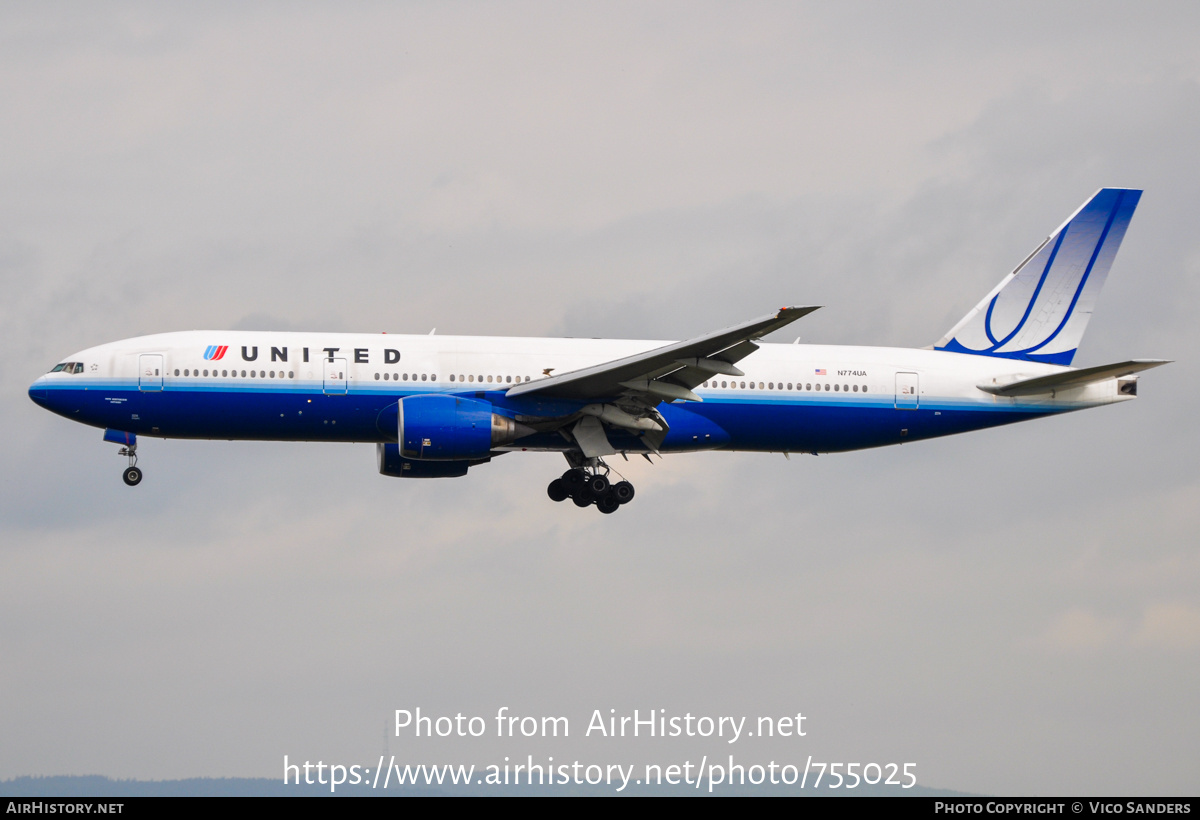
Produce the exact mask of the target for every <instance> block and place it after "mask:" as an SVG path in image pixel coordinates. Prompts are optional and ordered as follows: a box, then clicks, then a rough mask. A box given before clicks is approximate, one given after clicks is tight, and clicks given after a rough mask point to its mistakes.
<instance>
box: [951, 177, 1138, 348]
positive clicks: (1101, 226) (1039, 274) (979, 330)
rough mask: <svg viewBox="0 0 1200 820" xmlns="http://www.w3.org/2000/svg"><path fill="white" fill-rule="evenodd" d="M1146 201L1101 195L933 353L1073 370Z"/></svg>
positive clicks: (1132, 194)
mask: <svg viewBox="0 0 1200 820" xmlns="http://www.w3.org/2000/svg"><path fill="white" fill-rule="evenodd" d="M1141 196H1142V192H1141V191H1136V190H1132V189H1128V188H1102V189H1100V190H1099V191H1097V192H1096V195H1095V196H1093V197H1092V198H1091V199H1089V200H1088V201H1087V202H1085V203H1084V204H1083V205H1082V206H1081V207H1080V208H1079V210H1078V211H1076V212H1075V213H1074V214H1072V215H1071V217H1070V219H1068V220H1067V221H1066V222H1064V223H1063V224H1062V227H1060V228H1059V229H1058V230H1057V231H1055V232H1054V233H1052V234H1051V235H1050V236H1049V238H1047V239H1046V241H1045V242H1043V243H1042V244H1041V245H1040V246H1038V248H1037V250H1035V251H1034V252H1033V253H1031V254H1030V255H1029V257H1028V258H1027V259H1026V260H1025V261H1024V262H1022V263H1021V264H1020V266H1018V267H1017V269H1016V270H1015V271H1013V272H1012V273H1010V274H1009V275H1008V276H1007V277H1005V279H1004V281H1003V282H1001V283H1000V284H999V285H997V286H996V288H995V290H993V291H992V292H991V293H989V294H988V295H987V296H986V297H984V300H983V301H982V302H980V303H979V304H978V305H976V306H975V309H974V310H972V311H971V312H970V313H968V314H967V315H966V316H964V317H963V319H962V321H960V322H959V323H958V324H957V325H955V326H954V328H953V329H952V330H951V331H950V332H949V333H947V334H946V335H945V336H943V337H942V339H941V340H940V341H938V342H937V343H936V344H935V345H934V349H936V350H948V351H951V352H953V353H974V354H977V355H980V356H999V357H1001V358H1006V359H1022V360H1024V361H1030V362H1046V363H1049V364H1062V365H1069V364H1070V363H1071V360H1072V359H1073V358H1074V357H1075V350H1076V349H1077V348H1078V347H1079V341H1080V340H1081V339H1082V338H1083V332H1084V331H1085V330H1086V329H1087V324H1088V320H1089V319H1090V318H1092V309H1093V308H1094V307H1095V305H1096V297H1097V296H1099V295H1100V288H1102V287H1103V286H1104V279H1105V277H1107V276H1108V269H1109V268H1110V267H1112V262H1113V257H1115V256H1116V255H1117V248H1119V247H1120V246H1121V240H1122V239H1123V238H1124V236H1125V229H1126V228H1127V227H1129V220H1130V219H1131V218H1132V217H1133V211H1134V209H1135V208H1136V207H1137V204H1138V200H1139V199H1140V198H1141Z"/></svg>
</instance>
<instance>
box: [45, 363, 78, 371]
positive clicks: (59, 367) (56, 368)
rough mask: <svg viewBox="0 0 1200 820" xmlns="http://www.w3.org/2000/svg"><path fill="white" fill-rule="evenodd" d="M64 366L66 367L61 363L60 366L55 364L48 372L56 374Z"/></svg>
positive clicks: (65, 364)
mask: <svg viewBox="0 0 1200 820" xmlns="http://www.w3.org/2000/svg"><path fill="white" fill-rule="evenodd" d="M66 366H67V363H66V362H63V363H61V364H56V365H54V368H53V369H52V370H51V371H50V372H51V373H57V372H58V371H60V370H62V369H63V368H64V367H66ZM72 369H74V368H72Z"/></svg>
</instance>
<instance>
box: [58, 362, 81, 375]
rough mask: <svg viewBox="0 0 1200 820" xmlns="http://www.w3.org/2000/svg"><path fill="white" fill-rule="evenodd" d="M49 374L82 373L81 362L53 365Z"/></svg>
mask: <svg viewBox="0 0 1200 820" xmlns="http://www.w3.org/2000/svg"><path fill="white" fill-rule="evenodd" d="M50 372H51V373H59V372H62V373H82V372H83V362H62V363H61V364H56V365H54V367H52V368H51V369H50Z"/></svg>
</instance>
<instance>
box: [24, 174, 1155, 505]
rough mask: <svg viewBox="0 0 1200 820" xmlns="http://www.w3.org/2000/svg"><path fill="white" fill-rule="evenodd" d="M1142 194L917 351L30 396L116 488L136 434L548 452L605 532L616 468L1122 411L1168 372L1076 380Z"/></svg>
mask: <svg viewBox="0 0 1200 820" xmlns="http://www.w3.org/2000/svg"><path fill="white" fill-rule="evenodd" d="M1141 193H1142V192H1141V191H1140V190H1134V189H1122V188H1103V189H1101V190H1100V191H1098V192H1097V193H1096V194H1095V195H1093V196H1092V197H1091V198H1090V199H1089V200H1088V201H1087V202H1085V203H1084V204H1083V205H1081V206H1080V207H1079V209H1078V210H1077V211H1075V213H1073V214H1072V215H1071V216H1070V217H1069V218H1068V219H1067V220H1066V222H1064V223H1063V224H1062V225H1061V226H1060V227H1059V228H1058V229H1057V230H1056V231H1054V232H1053V233H1052V234H1050V236H1049V237H1048V238H1047V239H1046V240H1045V241H1044V242H1042V243H1041V244H1040V245H1038V246H1037V248H1036V249H1034V251H1033V252H1032V253H1031V254H1029V256H1028V257H1026V258H1025V260H1024V261H1023V262H1021V264H1020V265H1018V266H1017V268H1016V269H1015V270H1013V271H1012V273H1010V274H1008V276H1006V277H1005V278H1004V279H1003V280H1002V281H1001V282H1000V284H999V285H997V286H996V287H995V288H994V289H993V290H992V291H991V292H990V293H988V295H987V296H985V297H984V298H983V300H982V301H980V302H979V304H978V305H976V306H975V308H974V309H973V310H971V311H970V312H969V313H968V314H967V315H966V316H964V317H963V318H962V320H961V321H959V322H958V323H957V324H956V325H954V327H953V328H951V329H950V331H949V332H947V333H946V335H945V336H943V337H942V338H941V339H940V340H939V341H937V342H936V343H934V344H933V345H931V346H929V347H927V348H921V349H905V348H884V347H850V346H827V345H807V344H806V345H801V344H798V343H794V344H768V343H765V342H763V341H762V338H763V337H764V336H766V335H768V334H770V333H772V332H774V331H777V330H780V329H782V328H784V327H786V326H787V325H790V324H791V323H792V322H794V321H796V320H798V319H800V318H802V317H804V316H806V315H808V314H809V313H811V312H813V311H814V310H817V309H818V308H817V307H816V306H797V307H784V308H781V309H779V310H778V311H776V312H774V313H771V314H768V315H766V316H762V317H760V318H757V319H752V320H750V321H747V322H743V323H741V324H737V325H733V326H731V327H727V328H725V329H723V330H718V331H716V332H713V333H708V334H705V335H703V336H698V337H696V338H693V339H688V340H686V341H680V342H661V341H638V340H617V339H550V338H507V337H476V336H437V335H435V334H430V335H388V334H337V333H291V332H271V333H268V332H242V331H238V332H234V331H186V332H175V333H163V334H158V335H153V336H141V337H138V338H133V339H126V340H123V341H119V342H113V343H110V344H103V345H100V346H97V347H92V348H88V349H86V350H83V351H80V352H78V353H75V354H72V355H71V356H69V357H67V359H65V360H64V361H62V362H60V363H59V364H56V365H55V366H54V368H53V369H52V370H50V372H48V373H46V374H45V375H43V376H41V377H40V378H38V379H37V380H36V381H35V382H34V383H33V385H32V386H31V387H30V388H29V396H30V398H31V399H32V400H33V401H34V402H36V403H37V404H38V405H40V406H42V407H44V408H46V409H47V410H50V411H51V412H54V413H57V414H59V415H61V416H64V417H66V418H69V419H72V420H74V421H78V422H81V423H83V424H88V425H91V426H94V427H99V428H103V429H104V440H105V441H107V442H112V443H116V444H119V445H121V449H120V451H119V454H120V455H121V456H124V457H127V459H128V462H127V464H128V466H127V467H126V468H125V471H124V475H123V478H124V481H125V483H126V484H128V485H130V486H136V485H137V484H138V483H139V482H140V481H141V480H142V470H141V468H140V467H138V466H137V448H138V442H137V437H138V436H139V435H140V436H150V437H159V438H164V439H165V438H189V439H230V440H235V439H238V440H241V439H253V440H275V441H338V442H373V443H375V445H376V450H377V464H378V469H379V472H380V473H382V474H383V475H386V476H397V477H403V478H439V477H444V478H448V477H455V476H462V475H465V474H466V473H467V471H468V470H469V469H470V468H472V467H478V466H480V465H482V464H485V463H487V462H489V461H491V460H492V459H493V458H496V457H497V456H500V455H503V454H505V453H509V452H525V451H540V452H546V451H551V452H559V453H562V454H563V455H564V456H565V457H566V460H567V462H568V469H567V470H566V472H564V473H563V474H562V475H561V476H560V477H556V478H554V480H552V481H551V482H550V484H549V486H548V487H547V495H548V496H549V497H550V498H551V499H553V500H554V501H565V500H567V499H571V501H572V502H573V503H574V504H575V505H577V506H579V507H589V506H593V505H594V506H596V507H597V508H598V509H599V510H600V512H602V513H606V514H611V513H613V512H615V511H616V510H618V509H619V508H620V507H621V506H623V505H624V504H627V503H629V502H630V501H631V500H632V499H633V496H634V488H633V485H632V484H631V483H630V482H629V481H627V480H625V479H623V478H621V476H620V474H619V473H616V477H617V478H618V479H620V480H613V474H614V472H615V471H613V470H612V468H610V466H609V465H608V463H607V462H606V461H605V459H606V458H607V457H610V456H614V455H617V454H620V455H621V456H623V457H624V458H625V459H626V460H628V457H629V456H630V455H641V456H643V457H645V458H646V459H647V460H650V457H651V456H652V455H653V456H659V457H661V456H664V455H668V454H673V453H687V452H700V451H709V450H723V451H758V452H774V453H783V454H784V455H785V456H788V455H789V454H791V453H797V454H803V453H813V454H819V453H833V452H842V451H848V450H858V449H863V448H868V447H881V446H884V445H889V444H901V443H905V442H911V441H918V440H921V439H927V438H934V437H937V436H945V435H950V434H954V433H962V432H967V431H971V430H980V429H983V428H987V427H994V426H997V425H1001V424H1009V423H1012V422H1016V421H1024V420H1026V419H1033V418H1039V417H1042V416H1048V415H1054V414H1057V413H1063V412H1069V411H1074V410H1081V409H1083V408H1087V407H1096V406H1099V405H1103V404H1112V403H1115V402H1122V401H1128V400H1130V399H1133V398H1134V397H1136V396H1137V384H1138V374H1139V373H1140V372H1142V371H1145V370H1149V369H1150V368H1153V367H1158V366H1159V365H1163V364H1167V363H1168V362H1167V361H1166V360H1161V359H1130V360H1127V361H1123V362H1117V363H1114V364H1106V365H1099V366H1095V367H1086V368H1082V369H1077V368H1072V367H1071V366H1070V365H1071V362H1072V360H1073V358H1074V356H1075V352H1076V350H1077V348H1078V346H1079V342H1080V340H1081V339H1082V338H1083V334H1084V331H1085V330H1086V328H1087V324H1088V320H1089V319H1090V318H1091V315H1092V311H1093V308H1094V306H1095V303H1096V298H1097V295H1098V294H1099V292H1100V289H1101V287H1102V286H1103V284H1104V280H1105V278H1106V277H1107V275H1108V272H1109V269H1110V267H1111V266H1112V262H1113V258H1114V257H1115V255H1116V252H1117V249H1118V247H1119V246H1120V244H1121V240H1122V239H1123V237H1124V235H1125V230H1126V228H1127V227H1128V225H1129V221H1130V219H1131V218H1132V216H1133V212H1134V209H1135V208H1136V207H1137V204H1138V201H1139V199H1140V197H1141ZM798 341H799V340H797V342H798Z"/></svg>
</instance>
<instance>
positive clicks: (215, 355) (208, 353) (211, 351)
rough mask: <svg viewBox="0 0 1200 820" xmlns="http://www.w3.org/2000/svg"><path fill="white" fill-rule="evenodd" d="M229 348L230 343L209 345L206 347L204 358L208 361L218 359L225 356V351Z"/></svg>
mask: <svg viewBox="0 0 1200 820" xmlns="http://www.w3.org/2000/svg"><path fill="white" fill-rule="evenodd" d="M228 349H229V345H209V346H208V347H206V348H204V360H205V361H206V362H215V361H217V360H218V359H222V358H224V357H225V351H226V350H228Z"/></svg>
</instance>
